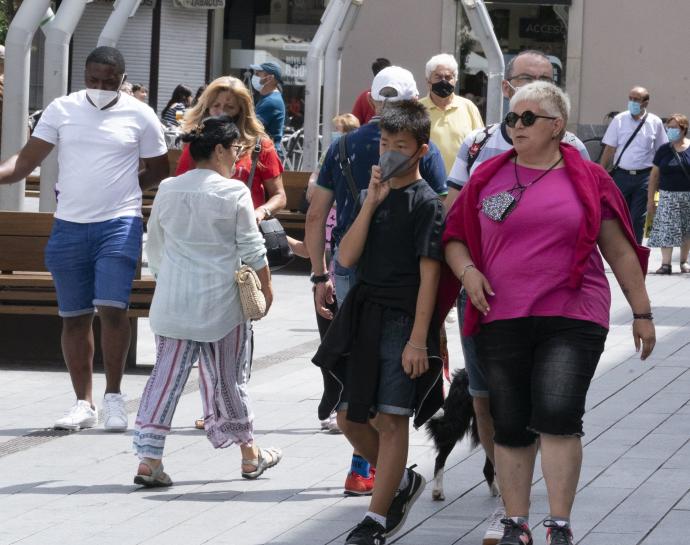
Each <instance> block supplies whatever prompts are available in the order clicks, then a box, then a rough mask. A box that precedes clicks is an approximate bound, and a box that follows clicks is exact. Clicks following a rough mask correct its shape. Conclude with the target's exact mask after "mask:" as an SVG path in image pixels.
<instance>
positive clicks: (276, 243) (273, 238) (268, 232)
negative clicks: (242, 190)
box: [247, 138, 294, 269]
mask: <svg viewBox="0 0 690 545" xmlns="http://www.w3.org/2000/svg"><path fill="white" fill-rule="evenodd" d="M259 153H261V138H257V139H256V144H255V145H254V150H253V151H252V168H251V170H250V171H249V178H248V180H247V186H248V187H249V192H250V193H251V190H252V185H253V183H254V174H255V173H256V164H257V163H258V162H259ZM259 231H261V234H262V235H263V237H264V244H265V245H266V259H268V266H269V268H270V269H274V268H277V267H284V266H285V265H287V264H288V263H290V261H292V259H293V257H294V254H293V253H292V250H291V249H290V245H289V244H288V239H287V233H285V229H284V228H283V226H282V225H281V223H280V221H278V220H277V219H276V218H270V219H267V220H262V221H260V222H259Z"/></svg>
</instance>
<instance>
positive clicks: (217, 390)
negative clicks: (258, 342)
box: [134, 322, 254, 459]
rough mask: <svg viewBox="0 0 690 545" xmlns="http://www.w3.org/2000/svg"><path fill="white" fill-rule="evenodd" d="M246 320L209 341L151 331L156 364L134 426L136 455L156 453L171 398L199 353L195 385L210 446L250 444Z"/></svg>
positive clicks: (177, 397)
mask: <svg viewBox="0 0 690 545" xmlns="http://www.w3.org/2000/svg"><path fill="white" fill-rule="evenodd" d="M251 339H252V331H251V322H243V323H241V324H240V325H238V326H237V327H235V328H234V329H233V330H232V331H230V333H228V334H227V335H226V336H225V337H223V338H222V339H220V340H219V341H215V342H198V341H188V340H179V339H171V338H168V337H162V336H158V335H157V336H156V346H157V350H156V365H155V367H154V368H153V371H152V373H151V376H150V377H149V380H148V382H147V383H146V388H144V395H143V396H142V398H141V403H140V405H139V412H138V413H137V419H136V426H135V429H134V449H135V450H136V452H137V454H138V455H139V457H140V458H153V459H161V458H162V457H163V448H164V447H165V438H166V436H167V434H168V432H169V431H170V424H171V422H172V418H173V415H174V414H175V409H176V408H177V403H178V402H179V400H180V397H181V396H182V392H183V390H184V387H185V384H186V383H187V379H188V378H189V373H190V371H191V370H192V366H193V364H194V362H195V361H196V360H197V358H199V390H200V391H201V398H202V402H203V408H204V421H205V429H206V436H207V437H208V439H209V441H211V444H212V445H213V447H214V448H225V447H229V446H230V445H233V444H236V443H240V444H251V443H252V442H253V439H254V433H253V432H254V425H253V421H254V415H253V413H252V409H251V406H250V403H249V395H248V393H247V381H248V380H249V374H250V364H251V350H252V343H251Z"/></svg>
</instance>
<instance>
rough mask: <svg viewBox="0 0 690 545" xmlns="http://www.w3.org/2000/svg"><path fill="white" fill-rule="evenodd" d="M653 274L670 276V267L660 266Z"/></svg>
mask: <svg viewBox="0 0 690 545" xmlns="http://www.w3.org/2000/svg"><path fill="white" fill-rule="evenodd" d="M654 274H671V265H665V264H662V265H661V267H659V268H658V269H657V270H656V273H654Z"/></svg>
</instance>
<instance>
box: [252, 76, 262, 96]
mask: <svg viewBox="0 0 690 545" xmlns="http://www.w3.org/2000/svg"><path fill="white" fill-rule="evenodd" d="M252 87H254V89H256V91H257V92H258V93H260V92H261V89H263V88H264V86H263V85H261V78H260V77H259V76H257V75H256V74H254V75H253V76H252Z"/></svg>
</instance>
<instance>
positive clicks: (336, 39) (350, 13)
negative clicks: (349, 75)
mask: <svg viewBox="0 0 690 545" xmlns="http://www.w3.org/2000/svg"><path fill="white" fill-rule="evenodd" d="M363 3H364V0H348V2H347V4H348V6H347V9H346V11H345V12H344V13H343V14H342V17H341V18H340V19H339V21H338V25H337V26H336V29H335V33H334V34H333V37H332V38H331V41H330V42H328V48H327V49H326V60H325V63H324V72H325V74H324V84H323V130H322V136H321V144H322V149H327V148H328V146H330V144H331V132H332V131H333V130H334V127H333V124H332V123H331V120H332V119H333V118H334V117H335V116H336V115H338V114H339V113H340V73H341V70H342V59H343V48H344V47H345V40H346V39H347V37H348V35H349V34H350V31H351V30H352V29H353V27H354V25H355V21H356V20H357V16H358V15H359V10H360V9H361V7H362V4H363Z"/></svg>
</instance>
